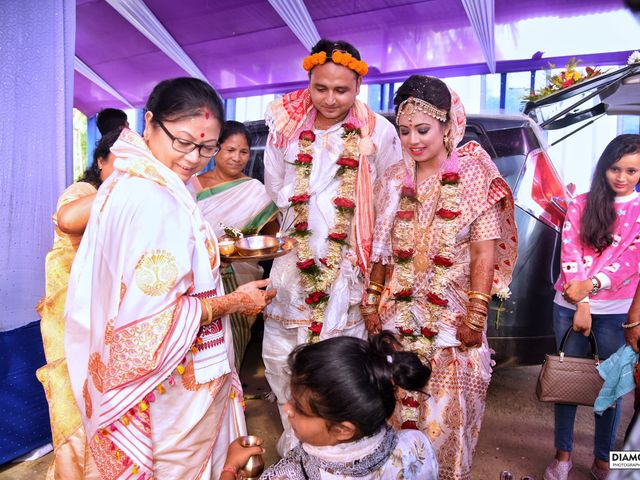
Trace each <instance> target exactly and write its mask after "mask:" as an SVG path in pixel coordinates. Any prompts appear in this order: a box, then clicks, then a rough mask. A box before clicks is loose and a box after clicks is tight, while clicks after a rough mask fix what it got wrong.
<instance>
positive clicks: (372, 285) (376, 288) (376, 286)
mask: <svg viewBox="0 0 640 480" xmlns="http://www.w3.org/2000/svg"><path fill="white" fill-rule="evenodd" d="M367 290H373V291H374V292H378V293H382V292H383V291H384V285H380V284H379V283H376V282H369V286H368V287H367Z"/></svg>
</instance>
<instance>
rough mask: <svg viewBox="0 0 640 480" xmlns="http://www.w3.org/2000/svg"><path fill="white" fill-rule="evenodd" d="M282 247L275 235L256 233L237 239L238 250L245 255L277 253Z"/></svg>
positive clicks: (255, 255)
mask: <svg viewBox="0 0 640 480" xmlns="http://www.w3.org/2000/svg"><path fill="white" fill-rule="evenodd" d="M279 248H280V242H279V241H278V239H277V238H275V237H270V236H268V235H256V236H255V237H244V238H241V239H239V240H236V251H237V252H238V254H239V255H242V256H243V257H257V256H259V255H268V254H270V253H275V252H277V251H278V249H279Z"/></svg>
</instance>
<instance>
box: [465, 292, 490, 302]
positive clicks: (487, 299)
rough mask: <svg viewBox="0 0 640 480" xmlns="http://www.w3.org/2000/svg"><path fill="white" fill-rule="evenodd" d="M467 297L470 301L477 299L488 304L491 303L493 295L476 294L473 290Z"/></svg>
mask: <svg viewBox="0 0 640 480" xmlns="http://www.w3.org/2000/svg"><path fill="white" fill-rule="evenodd" d="M467 295H468V296H469V300H471V299H472V298H475V299H476V300H482V301H483V302H487V303H489V302H490V301H491V295H488V294H486V293H482V292H476V291H474V290H471V291H469V292H468V294H467Z"/></svg>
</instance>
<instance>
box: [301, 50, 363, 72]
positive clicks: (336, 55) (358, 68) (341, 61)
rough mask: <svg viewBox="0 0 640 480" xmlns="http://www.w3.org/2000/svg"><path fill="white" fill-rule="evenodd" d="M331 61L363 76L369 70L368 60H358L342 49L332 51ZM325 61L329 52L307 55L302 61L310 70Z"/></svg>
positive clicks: (305, 67) (303, 65) (307, 69)
mask: <svg viewBox="0 0 640 480" xmlns="http://www.w3.org/2000/svg"><path fill="white" fill-rule="evenodd" d="M331 61H332V62H333V63H335V64H337V65H342V66H345V67H347V68H349V69H351V70H353V71H354V72H356V73H357V74H358V75H360V76H361V77H363V76H365V75H366V74H367V72H368V71H369V67H368V66H367V64H366V62H364V61H363V60H358V59H357V58H355V57H354V56H353V55H351V54H350V53H348V52H344V51H342V50H334V51H333V52H332V53H331ZM325 63H327V52H318V53H314V54H312V55H309V56H308V57H305V58H304V60H303V61H302V67H303V68H304V69H305V70H306V71H307V72H309V71H311V69H313V68H314V67H317V66H318V65H324V64H325Z"/></svg>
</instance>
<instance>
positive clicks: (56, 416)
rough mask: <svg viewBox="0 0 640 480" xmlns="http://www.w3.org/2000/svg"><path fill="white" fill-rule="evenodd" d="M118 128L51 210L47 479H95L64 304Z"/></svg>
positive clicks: (44, 310) (42, 307)
mask: <svg viewBox="0 0 640 480" xmlns="http://www.w3.org/2000/svg"><path fill="white" fill-rule="evenodd" d="M119 134H120V131H119V130H117V131H113V132H110V133H108V134H106V135H104V136H103V137H102V138H101V139H100V141H99V142H98V144H97V145H96V149H95V150H94V153H93V163H92V164H91V166H89V167H88V168H87V170H86V171H85V173H84V175H83V176H82V177H80V178H79V179H78V181H77V182H76V183H73V184H72V185H71V186H70V187H68V188H67V189H66V190H65V191H64V192H62V195H60V198H59V199H58V205H57V207H56V212H55V213H54V214H53V225H54V240H53V248H52V249H51V251H50V252H49V253H48V254H47V258H46V263H45V268H46V282H47V283H46V287H45V288H46V289H45V296H44V298H43V299H42V300H41V301H40V303H39V304H38V306H37V307H36V310H37V312H38V313H39V315H40V318H41V321H40V330H41V332H42V342H43V344H44V353H45V356H46V359H47V364H46V365H44V366H43V367H41V368H39V369H38V371H37V372H36V376H37V377H38V380H40V382H41V383H42V386H43V387H44V391H45V395H46V397H47V401H48V403H49V417H50V420H51V435H52V438H53V447H54V453H53V462H52V463H51V466H50V467H49V470H48V472H47V480H50V479H54V478H64V479H69V480H73V479H83V478H97V476H96V475H97V472H95V469H92V468H91V460H90V455H89V454H88V452H85V435H84V429H83V428H82V422H81V420H80V411H79V410H78V407H77V406H76V402H75V399H74V398H73V391H72V390H71V383H70V382H69V373H68V372H67V360H66V358H65V354H64V341H63V335H64V316H63V313H64V303H65V300H66V298H67V284H68V283H69V272H70V271H71V264H72V263H73V259H74V258H75V256H76V250H77V249H78V245H79V244H80V240H81V239H82V234H83V233H84V229H85V228H86V226H87V222H88V221H89V214H90V213H91V205H92V204H93V201H94V199H95V197H96V193H97V191H98V187H100V185H101V184H102V182H104V181H105V180H106V179H107V178H108V177H109V175H111V173H112V172H113V161H114V159H115V157H114V155H113V154H112V153H111V152H110V151H109V149H110V148H111V146H112V145H113V143H114V142H115V141H116V139H117V138H118V135H119Z"/></svg>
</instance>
